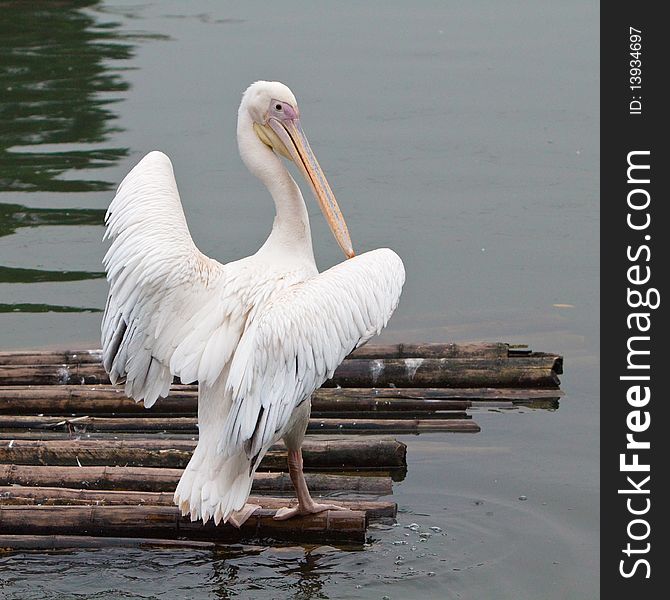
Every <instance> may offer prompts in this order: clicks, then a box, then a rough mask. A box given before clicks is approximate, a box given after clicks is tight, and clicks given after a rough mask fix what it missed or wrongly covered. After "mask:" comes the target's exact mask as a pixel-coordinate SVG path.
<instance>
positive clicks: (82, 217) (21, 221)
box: [0, 202, 105, 237]
mask: <svg viewBox="0 0 670 600" xmlns="http://www.w3.org/2000/svg"><path fill="white" fill-rule="evenodd" d="M104 219H105V210H104V209H102V208H30V207H28V206H22V205H20V204H5V203H3V202H0V237H2V236H5V235H11V234H12V233H15V232H16V230H17V229H19V228H20V227H37V226H39V225H102V224H103V221H104Z"/></svg>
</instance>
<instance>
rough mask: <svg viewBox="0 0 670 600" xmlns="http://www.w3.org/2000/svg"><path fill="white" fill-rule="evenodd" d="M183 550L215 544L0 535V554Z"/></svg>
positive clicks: (190, 541)
mask: <svg viewBox="0 0 670 600" xmlns="http://www.w3.org/2000/svg"><path fill="white" fill-rule="evenodd" d="M109 547H122V548H165V549H167V548H183V549H190V550H214V549H216V547H217V546H216V543H215V542H203V541H197V540H161V539H155V538H139V537H138V538H129V537H112V536H110V537H100V536H87V535H0V552H7V551H11V550H14V551H19V550H21V551H26V550H37V551H48V550H65V549H74V548H109Z"/></svg>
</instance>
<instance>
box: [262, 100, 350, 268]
mask: <svg viewBox="0 0 670 600" xmlns="http://www.w3.org/2000/svg"><path fill="white" fill-rule="evenodd" d="M261 127H262V128H263V133H264V134H265V137H266V138H267V141H266V140H264V139H263V135H261V133H260V132H259V131H258V129H257V130H256V133H257V134H258V135H259V137H261V139H262V140H263V141H265V143H266V144H268V142H270V143H269V144H268V145H269V146H271V147H272V148H274V150H275V151H276V152H278V153H279V154H281V155H282V156H285V157H286V158H289V159H291V160H292V161H293V162H294V163H295V164H296V165H297V166H298V168H299V169H300V171H301V172H302V174H303V177H304V178H305V179H306V180H307V183H309V185H310V186H311V188H312V192H314V196H315V197H316V199H317V201H318V203H319V206H320V207H321V212H323V216H324V217H326V221H327V222H328V225H329V226H330V230H331V231H332V232H333V235H334V236H335V239H336V240H337V243H338V244H339V246H340V248H342V252H344V255H345V256H346V257H347V258H351V257H353V256H354V255H355V253H354V249H353V247H352V245H351V238H350V237H349V229H348V228H347V224H346V222H345V220H344V217H343V216H342V212H341V211H340V207H339V206H338V205H337V200H335V196H334V194H333V191H332V190H331V189H330V185H328V180H327V179H326V176H325V175H324V174H323V171H322V170H321V166H320V165H319V161H317V160H316V156H314V153H313V152H312V149H311V148H310V146H309V142H308V141H307V137H306V136H305V133H304V132H303V130H302V127H301V126H300V119H299V118H298V115H297V114H296V113H292V114H290V115H286V118H281V119H279V118H276V117H270V118H269V119H268V122H267V125H265V126H259V129H261ZM268 129H269V131H268ZM273 134H274V135H273Z"/></svg>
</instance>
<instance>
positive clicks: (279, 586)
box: [0, 0, 599, 600]
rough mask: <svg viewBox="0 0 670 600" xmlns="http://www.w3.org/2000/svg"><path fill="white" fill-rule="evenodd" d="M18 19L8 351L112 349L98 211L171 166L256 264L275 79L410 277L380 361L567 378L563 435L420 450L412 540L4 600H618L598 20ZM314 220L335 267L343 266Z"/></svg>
mask: <svg viewBox="0 0 670 600" xmlns="http://www.w3.org/2000/svg"><path fill="white" fill-rule="evenodd" d="M0 9H1V10H2V15H1V16H0V34H1V35H0V348H2V349H10V348H26V347H63V346H71V347H79V348H81V347H96V346H98V345H99V341H98V335H99V323H100V316H101V315H100V312H99V311H100V310H101V309H102V308H103V307H104V302H105V293H106V284H105V281H104V278H103V277H102V273H101V270H102V267H101V259H102V256H103V254H104V250H105V248H104V245H103V244H102V242H101V237H102V233H103V228H102V220H103V217H104V212H105V210H106V207H107V205H108V204H109V201H110V200H111V197H112V196H113V190H114V189H115V187H116V185H117V184H118V183H119V182H120V180H121V179H122V178H123V176H124V175H125V174H126V173H127V172H128V170H129V169H130V168H131V167H132V166H133V164H135V163H136V162H137V161H138V160H139V159H140V158H141V156H142V155H143V154H144V153H146V152H147V151H149V150H152V149H155V148H156V149H161V150H163V151H164V152H166V153H167V154H168V155H169V156H170V157H171V159H172V161H173V163H174V166H175V172H176V177H177V181H178V184H179V187H180V192H181V195H182V201H183V204H184V209H185V212H186V216H187V219H188V222H189V227H190V229H191V233H192V235H193V237H194V239H195V240H196V242H197V244H198V245H199V247H200V248H201V250H202V251H203V252H205V253H207V254H209V255H211V256H214V257H216V258H217V259H219V260H220V261H222V262H225V261H228V260H233V259H236V258H239V257H242V256H246V255H248V254H250V253H253V252H254V251H255V250H256V249H257V248H258V247H259V245H260V244H261V243H262V242H263V240H264V238H265V237H266V236H267V233H268V231H269V228H270V226H271V223H272V217H273V214H272V204H271V201H270V199H269V196H268V194H267V192H266V191H265V190H264V189H263V188H262V187H261V186H260V184H259V183H258V182H257V181H256V180H254V179H253V178H252V177H251V176H250V175H249V174H248V173H247V172H246V171H245V169H244V166H243V164H242V162H241V160H240V159H239V157H238V155H237V148H236V143H235V118H236V111H237V106H238V104H239V100H240V96H241V93H242V91H243V90H244V89H245V88H246V86H247V85H248V84H249V83H251V82H252V81H254V80H256V79H279V80H281V81H284V82H285V83H287V84H288V85H289V86H290V87H291V88H292V89H293V91H294V92H295V93H296V96H297V97H298V101H299V103H300V106H301V115H302V121H303V125H304V127H305V129H306V131H307V133H308V135H309V138H310V141H311V144H312V147H313V149H314V151H315V153H316V154H317V156H318V157H319V161H320V163H321V165H322V166H323V168H324V171H325V172H326V174H327V175H328V178H329V181H330V183H331V185H332V187H333V190H334V191H335V194H336V196H337V198H338V200H339V202H340V204H341V206H342V209H343V212H344V214H345V215H346V217H347V221H348V223H349V226H350V230H351V235H352V239H353V241H354V245H355V247H356V248H357V250H358V251H359V252H362V251H365V250H369V249H372V248H376V247H380V246H389V247H392V248H394V249H395V250H396V251H397V252H398V253H399V254H400V256H402V258H403V260H404V262H405V266H406V270H407V274H408V278H407V284H406V287H405V290H404V292H403V298H402V302H401V305H400V307H399V309H398V311H397V313H396V315H395V316H394V318H393V319H392V321H391V323H390V325H389V327H388V329H387V330H386V331H385V332H384V334H383V339H384V340H386V341H465V340H467V341H473V340H487V341H506V342H511V343H528V344H530V345H531V346H532V347H533V348H535V349H536V350H543V351H554V352H559V353H562V354H564V355H565V359H566V360H565V362H566V374H565V376H564V377H563V386H562V387H563V389H564V390H565V391H566V396H565V397H564V398H562V399H561V402H560V408H559V409H558V410H556V411H544V410H530V409H519V410H509V411H483V410H481V411H475V412H474V413H473V416H474V418H475V420H476V421H477V422H478V423H479V424H480V425H481V427H482V431H481V433H479V434H476V435H467V434H429V435H421V436H404V437H402V436H401V439H403V440H404V441H406V442H407V443H408V445H409V452H408V473H407V477H406V478H405V479H404V481H402V482H398V483H396V484H395V485H394V495H393V498H394V500H395V501H397V502H398V503H399V506H400V509H401V512H400V514H399V516H398V526H397V527H392V526H390V525H379V526H375V527H373V528H372V529H371V530H370V538H369V540H368V543H367V544H366V545H365V547H364V548H358V549H353V550H352V549H343V548H334V547H331V546H316V547H314V546H310V547H303V546H297V545H288V546H259V545H243V546H235V547H229V548H222V549H221V550H220V551H218V552H210V551H192V550H184V551H170V552H165V551H157V550H131V549H106V550H86V551H72V552H59V553H52V554H41V553H38V554H22V553H18V554H11V555H0V598H3V599H4V598H7V599H21V600H24V599H33V598H34V599H42V598H58V599H66V598H67V599H70V598H105V599H107V598H162V599H163V598H165V599H167V598H233V597H238V598H304V599H306V598H337V599H339V598H383V597H389V598H393V599H404V598H435V599H442V598H465V599H469V598H473V599H474V598H510V599H512V598H513V599H515V600H516V599H526V598H527V599H535V598H543V599H554V598H555V599H566V598H579V599H582V598H596V597H598V585H597V576H598V569H599V550H598V535H599V507H598V502H599V489H598V485H599V482H598V478H599V471H598V459H599V456H598V452H599V434H598V419H599V416H598V413H599V387H598V377H599V356H598V327H599V297H598V289H599V280H598V277H599V274H598V260H599V257H598V244H599V239H598V211H599V206H598V171H599V148H598V136H599V125H598V102H599V97H598V85H599V82H598V66H599V65H598V48H599V40H598V17H599V15H598V5H597V3H595V2H563V3H555V2H553V3H552V2H549V1H548V0H547V1H543V2H531V1H530V0H514V1H512V2H508V3H497V2H493V1H492V0H491V1H487V0H475V1H473V2H469V3H455V2H443V1H442V2H421V3H416V4H414V5H412V6H411V7H410V6H409V5H408V4H406V3H404V2H384V3H381V2H338V3H326V2H316V3H309V4H308V3H303V2H296V1H285V2H282V3H279V4H277V3H274V4H270V3H260V2H248V3H223V2H216V1H214V0H211V1H205V0H194V1H193V2H188V3H184V2H177V1H176V0H162V1H156V2H134V1H133V0H126V1H123V2H121V1H118V2H117V1H108V2H0ZM305 192H306V196H307V195H308V194H309V192H308V190H305ZM308 210H309V212H310V215H311V217H312V233H313V238H314V243H315V253H316V256H317V260H318V262H319V265H320V266H321V267H322V268H326V267H328V266H330V265H332V264H334V263H335V262H339V261H340V260H341V256H340V251H339V249H338V247H337V245H336V244H335V242H334V241H333V240H332V236H331V235H330V233H329V232H328V229H327V226H326V224H325V222H324V220H323V218H322V217H321V216H320V211H319V210H318V207H317V206H316V205H315V203H314V202H312V200H311V198H309V199H308ZM520 497H525V498H527V499H526V500H520V499H519V498H520ZM412 523H417V524H418V525H419V531H414V530H413V529H408V528H406V527H405V526H406V525H410V524H412ZM430 527H439V528H440V529H441V531H439V532H437V531H433V530H431V529H430ZM420 533H424V534H426V533H430V534H431V535H430V536H429V537H428V536H426V535H423V536H421V535H420Z"/></svg>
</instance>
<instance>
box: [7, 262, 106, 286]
mask: <svg viewBox="0 0 670 600" xmlns="http://www.w3.org/2000/svg"><path fill="white" fill-rule="evenodd" d="M104 276H105V274H104V272H102V271H45V270H42V269H19V268H16V267H3V266H1V265H0V283H42V282H46V281H83V280H85V279H102V278H103V277H104Z"/></svg>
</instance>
